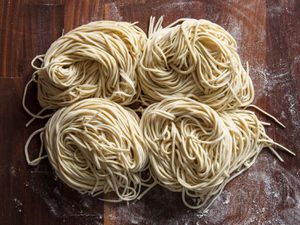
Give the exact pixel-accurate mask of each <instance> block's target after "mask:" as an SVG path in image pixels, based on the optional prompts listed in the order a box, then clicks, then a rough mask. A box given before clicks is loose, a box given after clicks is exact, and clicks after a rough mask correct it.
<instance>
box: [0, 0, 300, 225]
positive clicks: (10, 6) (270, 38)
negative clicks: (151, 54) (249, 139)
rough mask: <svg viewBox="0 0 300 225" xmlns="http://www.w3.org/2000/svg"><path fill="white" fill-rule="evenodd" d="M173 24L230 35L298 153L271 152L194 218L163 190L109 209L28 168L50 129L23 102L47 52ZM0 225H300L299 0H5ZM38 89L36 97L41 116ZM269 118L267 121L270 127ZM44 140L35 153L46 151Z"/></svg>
mask: <svg viewBox="0 0 300 225" xmlns="http://www.w3.org/2000/svg"><path fill="white" fill-rule="evenodd" d="M151 15H153V16H161V15H165V20H164V24H168V23H170V22H171V21H173V20H175V19H177V18H180V17H192V18H205V19H209V20H211V21H213V22H215V23H218V24H220V25H222V26H223V27H225V28H226V29H227V30H228V31H229V32H230V33H231V34H232V35H233V36H234V37H235V38H236V40H237V42H238V45H239V52H240V54H241V58H242V60H243V62H246V61H248V62H249V64H250V69H251V77H252V79H253V81H254V84H255V90H256V100H255V103H256V104H257V105H258V106H260V107H262V108H264V109H266V110H267V111H268V112H270V113H271V114H273V115H275V116H276V117H278V118H279V120H281V121H282V122H283V123H284V124H286V127H287V128H286V129H285V130H284V129H281V128H279V127H278V126H276V125H274V124H273V125H272V126H271V127H269V128H268V129H267V132H268V134H269V135H270V136H271V137H272V138H274V140H276V141H278V142H279V143H282V144H284V145H285V146H287V147H288V148H290V149H292V150H293V151H295V152H296V153H297V156H296V157H291V156H290V155H287V154H286V153H281V155H282V157H283V158H284V160H285V162H284V163H281V162H279V161H278V160H277V159H276V158H275V157H274V156H273V155H272V154H271V153H270V151H268V150H264V151H263V152H262V153H261V155H260V156H259V158H258V159H257V161H256V163H255V164H254V165H253V166H252V167H251V168H250V169H249V170H248V171H247V172H245V173H244V174H242V175H240V176H239V177H238V178H236V179H235V180H233V181H232V182H231V183H229V184H228V185H227V187H226V188H225V190H224V192H223V193H222V194H221V196H220V197H219V198H218V199H217V201H216V202H215V203H214V204H213V205H212V207H211V208H210V209H209V211H208V212H205V213H203V212H201V211H200V210H190V209H187V208H186V207H185V206H184V205H183V204H182V202H181V197H180V194H176V193H171V192H168V191H166V190H164V189H162V188H160V187H156V188H154V189H153V190H152V191H151V192H149V193H148V194H147V195H146V196H145V197H144V198H143V199H142V200H141V201H139V202H133V203H130V204H128V205H127V204H126V203H119V204H108V203H105V204H103V203H102V202H101V201H99V200H97V199H93V198H91V197H88V196H83V195H80V194H78V193H77V192H75V191H72V190H70V189H69V188H68V187H67V186H65V185H64V184H63V183H62V182H60V181H59V180H58V179H57V178H56V177H55V176H54V174H53V172H52V170H51V167H50V165H49V163H48V162H47V160H45V161H44V162H43V163H41V164H40V165H39V166H37V167H30V166H27V164H26V162H25V157H24V151H23V149H24V144H25V142H26V140H27V138H28V136H29V135H30V133H31V132H32V131H34V130H35V129H37V128H38V127H40V126H42V125H43V122H41V121H36V122H35V123H34V124H33V125H32V126H30V127H29V128H25V126H24V125H25V123H26V122H27V121H28V120H29V119H30V117H29V116H28V115H26V113H25V112H24V111H23V109H22V106H21V99H22V94H23V88H24V85H25V83H26V82H27V81H28V80H29V79H30V77H31V74H32V72H33V69H32V68H31V66H30V61H31V59H32V58H33V57H34V56H35V55H37V54H42V53H45V51H46V50H47V49H48V47H49V45H50V44H51V43H52V42H53V41H54V40H56V39H57V38H58V37H59V36H60V35H61V33H62V30H64V31H65V32H67V31H69V30H71V29H73V28H75V27H77V26H79V25H81V24H85V23H87V22H90V21H94V20H102V19H112V20H124V21H132V22H134V21H139V22H140V23H139V26H140V27H141V28H142V29H144V30H145V31H146V30H147V26H148V21H149V17H150V16H151ZM0 16H1V18H0V30H1V33H0V34H1V35H0V59H1V62H0V124H1V125H0V126H1V127H0V224H1V225H20V224H26V225H46V224H51V225H56V224H60V225H63V224H70V225H74V224H76V225H83V224H89V225H92V224H105V225H110V224H164V225H168V224H170V225H171V224H172V225H173V224H198V225H200V224H266V225H267V224H270V225H271V224H272V225H274V224H291V225H296V224H300V179H299V178H300V161H299V159H300V149H299V148H300V135H299V134H300V114H299V112H300V93H299V90H300V1H299V0H280V1H275V0H274V1H272V0H249V1H246V0H245V1H242V0H240V1H239V0H232V1H228V2H225V1H221V0H219V1H217V0H212V1H211V0H204V1H188V0H181V1H180V0H179V1H170V0H169V1H159V0H152V1H149V0H148V1H147V0H127V1H125V0H124V1H109V0H86V1H79V0H74V1H71V0H68V1H67V0H66V1H63V0H57V1H56V0H42V1H38V0H36V1H34V0H11V1H6V0H1V1H0ZM35 91H36V89H35V87H31V90H30V96H29V97H28V99H29V100H28V102H29V105H30V107H31V108H32V109H34V110H36V111H37V110H38V104H37V101H36V96H35ZM260 117H261V118H262V119H263V120H265V121H268V119H267V118H265V117H264V116H262V115H260ZM38 145H39V143H38V141H34V142H33V143H32V144H31V145H30V148H31V151H32V152H37V148H38Z"/></svg>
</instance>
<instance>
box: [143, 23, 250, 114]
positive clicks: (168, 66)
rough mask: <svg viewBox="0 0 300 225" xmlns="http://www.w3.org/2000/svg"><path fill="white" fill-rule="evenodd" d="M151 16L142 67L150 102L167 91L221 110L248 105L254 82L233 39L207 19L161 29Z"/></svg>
mask: <svg viewBox="0 0 300 225" xmlns="http://www.w3.org/2000/svg"><path fill="white" fill-rule="evenodd" d="M161 23H162V20H161V19H160V20H159V21H158V23H157V25H156V26H154V20H153V19H152V20H151V21H150V27H149V33H150V34H149V35H150V36H149V40H148V42H147V46H146V49H145V51H144V54H143V56H142V59H141V63H140V66H139V76H138V78H139V84H140V86H141V89H142V95H141V99H142V102H143V103H144V104H145V105H149V104H151V103H153V102H157V101H160V100H162V99H164V98H167V97H168V96H178V97H180V96H184V97H191V98H193V99H196V100H198V101H200V102H202V103H206V104H207V105H209V106H210V107H212V108H214V109H215V110H217V111H222V110H224V109H231V108H236V107H240V106H247V105H249V104H250V103H251V102H252V101H253V98H254V90H253V85H252V81H251V79H250V77H249V74H248V69H247V71H246V70H245V69H244V68H243V66H242V64H241V61H240V57H239V55H238V53H237V46H236V42H235V40H234V38H233V37H232V36H231V35H230V34H229V33H228V32H227V31H225V30H224V29H223V28H222V27H220V26H219V25H217V24H214V23H212V22H209V21H207V20H203V19H201V20H195V19H180V20H178V21H175V22H174V23H172V24H171V25H169V26H167V27H165V28H162V27H161Z"/></svg>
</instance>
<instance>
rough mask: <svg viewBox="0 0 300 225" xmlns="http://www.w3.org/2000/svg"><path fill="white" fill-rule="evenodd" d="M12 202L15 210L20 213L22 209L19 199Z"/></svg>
mask: <svg viewBox="0 0 300 225" xmlns="http://www.w3.org/2000/svg"><path fill="white" fill-rule="evenodd" d="M13 202H14V204H15V208H16V209H17V210H18V212H19V213H21V212H22V208H23V203H22V202H21V201H20V200H19V199H17V198H14V199H13Z"/></svg>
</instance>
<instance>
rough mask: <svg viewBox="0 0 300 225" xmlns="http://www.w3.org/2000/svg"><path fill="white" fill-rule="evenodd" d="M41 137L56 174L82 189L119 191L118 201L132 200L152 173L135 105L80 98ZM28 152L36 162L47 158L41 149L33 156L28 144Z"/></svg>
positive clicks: (64, 109)
mask: <svg viewBox="0 0 300 225" xmlns="http://www.w3.org/2000/svg"><path fill="white" fill-rule="evenodd" d="M33 135H34V134H33ZM42 137H43V140H44V145H45V148H46V150H47V155H48V159H49V162H50V164H51V165H52V167H53V168H54V171H55V173H56V174H57V176H58V177H59V178H60V179H61V180H62V181H63V182H64V183H66V184H67V185H68V186H70V187H71V188H73V189H76V190H78V191H79V192H81V193H83V194H84V193H88V194H91V195H93V196H96V195H99V194H101V193H108V192H115V193H116V195H117V196H118V198H117V199H116V200H117V201H118V200H125V201H130V200H134V199H136V198H137V197H138V196H139V195H140V193H141V188H142V187H143V186H145V187H148V186H149V185H148V184H147V182H148V181H149V180H150V178H149V177H148V178H149V179H148V180H145V179H144V178H142V171H144V170H145V169H147V166H148V164H147V162H148V154H147V152H146V148H145V145H144V139H143V137H142V133H141V131H140V128H139V118H138V116H137V115H136V114H135V112H134V111H132V110H131V109H125V108H123V107H122V106H120V105H118V104H117V103H114V102H112V101H110V100H106V99H100V98H90V99H85V100H81V101H79V102H76V103H74V104H72V105H71V106H68V107H64V108H62V109H60V110H58V111H57V112H55V113H54V115H53V116H52V117H51V119H49V121H48V123H47V124H46V126H45V128H44V129H43V132H42ZM28 142H30V139H29V140H28ZM25 153H26V157H27V161H28V163H29V164H31V165H36V164H37V163H38V162H39V161H40V159H41V157H42V156H41V152H40V154H39V158H38V159H35V160H33V161H31V160H30V159H29V153H28V144H26V146H25ZM113 201H115V200H113Z"/></svg>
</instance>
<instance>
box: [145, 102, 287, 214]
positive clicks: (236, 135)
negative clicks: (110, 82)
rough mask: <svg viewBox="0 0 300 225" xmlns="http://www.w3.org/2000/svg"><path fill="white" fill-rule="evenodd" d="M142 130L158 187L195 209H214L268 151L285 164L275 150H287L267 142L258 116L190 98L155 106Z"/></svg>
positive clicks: (267, 139)
mask: <svg viewBox="0 0 300 225" xmlns="http://www.w3.org/2000/svg"><path fill="white" fill-rule="evenodd" d="M140 126H141V129H142V132H143V135H144V138H145V143H146V145H147V148H148V150H149V158H150V163H151V170H152V173H153V175H154V176H155V178H156V179H157V182H158V183H159V184H160V185H162V186H164V187H166V188H168V189H169V190H171V191H175V192H182V199H183V202H184V203H185V204H186V205H187V206H188V207H190V208H200V207H205V208H207V207H209V206H210V205H211V204H212V203H213V201H214V200H215V199H216V197H217V196H218V195H219V194H220V193H221V192H222V190H223V188H224V187H225V185H226V184H227V183H228V182H229V181H230V180H232V179H233V178H234V177H236V176H238V175H239V174H241V173H242V172H243V171H245V170H246V169H248V168H249V167H250V166H251V165H252V164H253V163H254V162H255V159H256V158H257V156H258V154H259V153H260V152H261V150H262V149H263V148H264V147H270V148H271V150H272V151H273V153H275V155H276V156H277V157H278V158H279V159H281V157H280V156H279V155H278V153H276V151H275V150H274V149H273V148H272V146H274V145H277V146H279V147H282V148H283V150H287V149H286V148H284V147H283V146H281V145H279V144H277V143H276V142H274V141H273V140H272V139H271V138H270V137H268V136H267V134H266V132H265V129H264V127H263V125H262V123H261V122H260V121H259V120H258V118H257V117H256V115H255V114H254V113H253V112H251V111H249V110H242V109H235V110H230V111H224V112H221V113H218V112H216V111H215V110H214V109H212V108H211V107H209V106H207V105H206V104H203V103H199V102H197V101H195V100H192V99H189V98H185V97H181V98H177V97H169V98H166V99H164V100H162V101H161V102H159V103H155V104H152V105H150V106H149V107H148V108H147V109H146V110H145V112H144V113H143V116H142V119H141V122H140ZM287 151H289V150H287ZM191 199H194V201H191Z"/></svg>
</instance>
